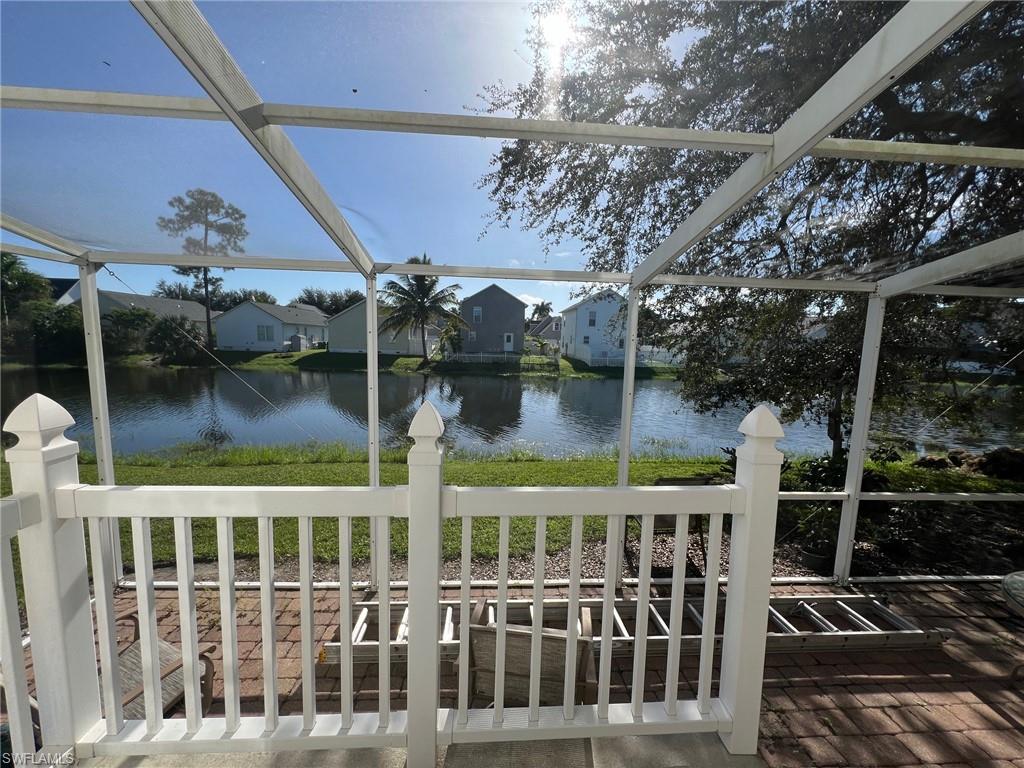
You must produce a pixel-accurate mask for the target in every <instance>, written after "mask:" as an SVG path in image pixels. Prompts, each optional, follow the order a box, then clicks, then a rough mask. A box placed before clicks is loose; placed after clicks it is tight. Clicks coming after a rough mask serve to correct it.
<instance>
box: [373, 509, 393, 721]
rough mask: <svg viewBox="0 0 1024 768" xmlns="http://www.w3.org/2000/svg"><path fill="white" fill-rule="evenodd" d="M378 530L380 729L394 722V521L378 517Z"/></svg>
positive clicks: (378, 702)
mask: <svg viewBox="0 0 1024 768" xmlns="http://www.w3.org/2000/svg"><path fill="white" fill-rule="evenodd" d="M374 524H375V525H376V527H377V528H376V530H377V553H378V554H377V596H378V597H377V602H378V603H379V606H380V607H379V613H378V614H377V710H378V717H379V720H378V727H379V728H380V729H381V730H383V729H385V728H387V727H388V724H389V723H390V722H391V518H390V517H378V518H374Z"/></svg>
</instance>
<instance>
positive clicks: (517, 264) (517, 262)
mask: <svg viewBox="0 0 1024 768" xmlns="http://www.w3.org/2000/svg"><path fill="white" fill-rule="evenodd" d="M508 265H509V266H510V267H521V266H523V262H521V261H520V260H519V259H509V260H508Z"/></svg>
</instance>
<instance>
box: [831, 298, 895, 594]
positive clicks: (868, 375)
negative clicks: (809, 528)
mask: <svg viewBox="0 0 1024 768" xmlns="http://www.w3.org/2000/svg"><path fill="white" fill-rule="evenodd" d="M884 318H885V299H883V298H881V297H879V296H871V297H870V298H869V299H868V315H867V321H866V322H865V324H864V343H863V345H862V347H861V353H860V373H859V375H858V377H857V400H856V404H855V405H854V409H853V428H852V429H851V430H850V450H849V453H848V454H847V458H846V487H845V491H846V493H847V494H848V496H847V498H846V500H845V501H844V502H843V513H842V517H841V518H840V519H839V537H838V540H837V542H836V562H835V577H836V580H837V581H838V582H839V583H840V584H848V583H849V581H850V563H851V561H852V559H853V541H854V536H855V535H856V532H857V508H858V506H859V505H860V484H861V478H862V476H863V474H864V454H865V451H866V449H867V443H868V427H869V426H870V423H871V404H872V402H873V401H874V399H875V374H876V373H877V372H878V353H879V350H880V349H881V346H882V321H883V320H884Z"/></svg>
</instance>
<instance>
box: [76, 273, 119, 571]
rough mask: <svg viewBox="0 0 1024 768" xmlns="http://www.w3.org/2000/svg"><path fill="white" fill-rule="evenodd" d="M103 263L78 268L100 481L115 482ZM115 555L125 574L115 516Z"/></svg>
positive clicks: (108, 523) (111, 523)
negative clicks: (100, 277) (100, 287)
mask: <svg viewBox="0 0 1024 768" xmlns="http://www.w3.org/2000/svg"><path fill="white" fill-rule="evenodd" d="M100 266H101V265H99V264H94V263H89V264H83V265H82V266H80V267H79V268H78V286H79V289H80V293H81V296H82V326H83V327H84V329H85V359H86V365H87V367H88V371H89V401H90V405H91V406H92V434H93V440H94V441H95V442H96V471H97V475H98V479H99V484H100V485H114V484H115V480H114V449H113V443H112V440H111V435H110V409H109V407H108V405H107V371H106V368H105V366H104V364H103V332H102V328H101V326H100V298H99V292H98V291H97V289H96V272H97V270H98V269H99V268H100ZM102 526H103V527H104V528H106V529H107V536H108V537H109V538H110V551H111V552H112V553H113V557H114V563H113V565H114V568H113V573H114V578H115V579H116V581H115V582H114V583H115V585H116V584H117V582H118V581H120V580H121V579H123V578H124V565H123V563H122V562H121V531H120V529H119V528H118V524H117V520H116V519H113V518H111V519H109V520H103V521H102Z"/></svg>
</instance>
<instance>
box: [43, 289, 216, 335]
mask: <svg viewBox="0 0 1024 768" xmlns="http://www.w3.org/2000/svg"><path fill="white" fill-rule="evenodd" d="M96 293H97V295H98V297H99V307H100V321H101V322H103V318H104V317H105V316H106V315H109V314H110V313H111V312H113V311H114V310H115V309H145V310H148V311H150V312H152V313H153V314H154V315H156V316H157V317H187V318H188V319H189V320H191V321H193V322H195V323H199V324H200V325H202V326H203V328H204V332H205V328H206V308H205V307H203V305H202V304H200V303H199V302H198V301H189V300H188V299H170V298H167V297H166V296H149V295H146V294H138V293H124V292H122V291H97V292H96ZM57 304H60V305H64V304H75V305H79V306H81V304H82V289H81V285H80V284H79V282H78V281H77V280H76V281H75V283H74V285H72V286H71V287H70V288H69V289H68V290H67V291H66V292H65V293H64V294H63V295H62V296H60V297H59V298H58V299H57ZM210 314H212V315H213V316H214V317H216V316H217V315H219V314H220V313H219V312H211V313H210Z"/></svg>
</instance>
